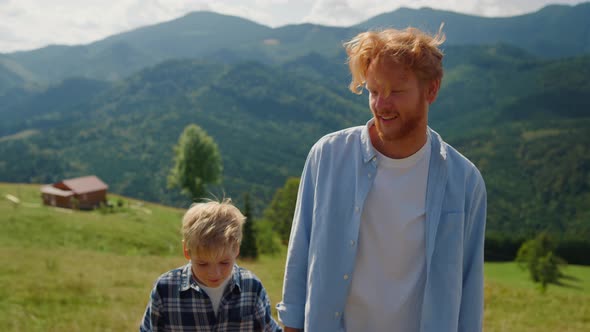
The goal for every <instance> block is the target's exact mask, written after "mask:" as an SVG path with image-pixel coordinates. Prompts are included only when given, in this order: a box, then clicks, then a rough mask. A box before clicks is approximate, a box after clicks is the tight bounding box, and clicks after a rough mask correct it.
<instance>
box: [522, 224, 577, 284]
mask: <svg viewBox="0 0 590 332" xmlns="http://www.w3.org/2000/svg"><path fill="white" fill-rule="evenodd" d="M554 250H555V244H554V243H553V241H552V240H551V238H550V237H549V235H548V234H547V233H546V232H543V233H540V234H539V235H538V236H537V237H536V238H534V239H532V240H528V241H526V242H525V243H523V244H522V246H521V247H520V249H519V250H518V254H517V256H516V262H517V263H518V264H519V266H520V267H521V268H522V269H525V270H528V271H529V275H530V277H531V279H532V280H533V282H535V283H539V286H540V289H541V292H543V293H544V292H545V291H546V290H547V286H548V285H549V284H552V283H553V284H554V283H557V282H559V279H560V278H561V276H562V273H561V271H560V267H561V266H562V265H563V264H564V263H565V262H564V261H563V259H561V258H559V257H558V256H556V255H555V254H554V253H553V251H554Z"/></svg>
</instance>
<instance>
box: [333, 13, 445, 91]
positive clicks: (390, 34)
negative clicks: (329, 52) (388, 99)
mask: <svg viewBox="0 0 590 332" xmlns="http://www.w3.org/2000/svg"><path fill="white" fill-rule="evenodd" d="M443 25H444V24H441V26H440V28H439V30H438V33H437V34H436V35H435V36H430V35H428V34H426V33H424V32H422V31H420V30H418V29H416V28H412V27H409V28H406V29H404V30H396V29H386V30H383V31H367V32H363V33H360V34H358V35H357V36H356V37H354V38H353V39H352V40H350V41H348V42H346V43H344V48H345V49H346V53H347V54H348V66H349V68H350V73H351V74H352V81H351V82H350V85H349V86H348V87H349V89H350V91H352V92H354V93H356V94H361V93H362V88H363V85H364V84H365V81H366V74H367V70H368V68H369V65H370V64H371V62H373V61H375V62H377V61H383V60H389V61H393V62H394V63H399V64H402V65H405V66H406V67H407V68H408V69H410V70H412V71H413V72H414V73H415V74H416V76H417V78H418V80H419V81H420V82H422V83H424V82H429V81H432V80H436V79H439V80H440V79H442V76H443V69H442V59H443V53H442V51H441V50H440V49H439V48H438V46H440V45H441V44H442V43H443V42H444V41H445V35H444V34H443V33H442V28H443Z"/></svg>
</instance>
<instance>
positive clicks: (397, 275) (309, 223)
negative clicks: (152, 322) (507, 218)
mask: <svg viewBox="0 0 590 332" xmlns="http://www.w3.org/2000/svg"><path fill="white" fill-rule="evenodd" d="M443 41H444V36H443V35H442V33H441V32H440V31H439V33H438V34H437V35H436V36H429V35H427V34H425V33H423V32H421V31H420V30H418V29H413V28H407V29H405V30H401V31H399V30H394V29H389V30H384V31H381V32H365V33H361V34H359V35H358V36H356V37H355V38H354V39H352V40H351V41H350V42H348V43H346V44H345V47H346V51H347V53H348V57H349V58H348V60H349V67H350V71H351V74H352V82H351V84H350V89H351V90H352V91H353V92H355V93H362V90H361V91H359V90H360V89H361V88H362V87H363V86H364V87H365V88H366V90H367V91H368V93H369V107H370V109H371V112H372V115H373V118H372V119H371V120H370V121H369V122H368V123H367V124H366V125H365V126H359V127H354V128H348V129H345V130H342V131H339V132H336V133H332V134H329V135H327V136H325V137H323V138H322V139H320V140H319V141H318V142H317V143H316V144H315V145H314V146H313V147H312V149H311V151H310V153H309V155H308V158H307V161H306V164H305V167H304V169H303V174H302V178H301V184H300V187H299V194H298V197H297V205H296V209H295V215H294V219H293V226H292V229H291V237H290V241H289V250H288V257H287V263H286V271H285V279H284V288H283V300H282V302H281V303H279V304H278V305H277V311H278V314H279V318H280V320H281V321H282V322H283V324H284V325H285V327H286V330H285V331H297V330H302V329H304V330H305V331H308V332H330V331H348V332H356V331H362V332H377V331H404V332H405V331H423V332H426V331H436V332H443V331H469V332H472V331H481V329H482V315H483V245H484V228H485V219H486V191H485V185H484V181H483V179H482V177H481V175H480V173H479V171H478V170H477V169H476V167H475V166H474V165H473V164H472V163H471V162H470V161H469V160H467V159H466V158H465V157H464V156H462V155H461V154H459V153H458V152H457V151H456V150H455V149H453V148H452V147H451V146H449V145H448V144H447V143H445V142H444V141H443V140H442V139H441V137H440V136H439V135H438V134H437V133H436V132H434V131H433V130H432V129H430V128H429V127H428V124H427V123H428V108H429V105H430V104H431V103H432V102H434V100H435V99H436V96H437V93H438V90H439V87H440V83H441V79H442V76H443V70H442V58H443V55H442V52H441V51H440V50H439V48H438V47H439V46H440V44H442V42H443Z"/></svg>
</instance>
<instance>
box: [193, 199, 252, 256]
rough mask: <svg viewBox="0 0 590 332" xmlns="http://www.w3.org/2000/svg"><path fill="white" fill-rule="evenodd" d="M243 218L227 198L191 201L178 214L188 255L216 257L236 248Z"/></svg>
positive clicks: (238, 243)
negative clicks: (219, 200)
mask: <svg viewBox="0 0 590 332" xmlns="http://www.w3.org/2000/svg"><path fill="white" fill-rule="evenodd" d="M245 221H246V217H244V215H243V214H242V213H241V212H240V210H238V208H236V207H235V206H234V205H233V204H232V202H231V199H224V200H223V201H221V202H216V201H208V202H205V203H195V204H193V205H192V206H191V207H190V208H189V209H188V211H187V212H186V213H185V214H184V217H183V218H182V239H183V240H184V243H185V246H186V248H187V249H188V250H189V253H191V255H192V254H194V253H196V254H197V255H198V256H200V257H219V256H221V255H224V254H226V253H230V252H232V253H234V252H237V251H238V249H239V248H240V244H241V242H242V225H243V224H244V222H245Z"/></svg>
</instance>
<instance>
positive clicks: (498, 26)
mask: <svg viewBox="0 0 590 332" xmlns="http://www.w3.org/2000/svg"><path fill="white" fill-rule="evenodd" d="M588 17H590V3H583V4H579V5H576V6H561V5H560V6H555V5H554V6H548V7H545V8H543V9H541V10H539V11H537V12H534V13H530V14H526V15H520V16H514V17H506V18H486V17H477V16H471V15H465V14H459V13H453V12H448V11H442V10H433V9H429V8H422V9H419V10H413V9H407V8H401V9H399V10H396V11H394V12H391V13H387V14H382V15H379V16H376V17H374V18H372V19H370V20H367V21H365V22H362V23H360V24H357V25H354V26H351V27H344V28H338V27H327V26H321V25H314V24H299V25H288V26H284V27H279V28H274V29H273V28H269V27H267V26H264V25H260V24H258V23H255V22H252V21H249V20H245V19H242V18H239V17H233V16H228V15H221V14H216V13H212V12H194V13H191V14H188V15H185V16H183V17H181V18H178V19H175V20H172V21H169V22H164V23H160V24H155V25H151V26H146V27H142V28H138V29H135V30H132V31H128V32H124V33H120V34H117V35H114V36H111V37H108V38H106V39H103V40H100V41H97V42H94V43H91V44H88V45H77V46H59V45H53V46H48V47H44V48H41V49H38V50H33V51H27V52H14V53H9V54H3V55H0V59H5V60H4V61H11V62H12V63H14V64H16V65H18V66H19V67H20V68H22V70H24V71H27V72H29V73H30V76H31V77H32V78H34V79H35V80H36V81H37V82H40V83H55V82H58V81H61V80H63V79H65V78H68V77H86V78H94V79H100V80H111V81H114V80H119V79H122V78H124V77H127V76H128V75H131V74H132V73H134V72H136V71H138V70H140V69H142V68H144V67H147V66H152V65H155V64H157V63H159V62H162V61H165V60H171V59H179V58H200V59H208V60H213V59H214V60H215V61H217V62H226V63H236V62H241V61H248V60H252V61H258V62H262V63H266V64H281V63H284V62H289V61H293V60H294V59H297V58H299V57H301V56H305V55H307V54H309V53H312V52H316V53H319V54H321V55H322V56H325V57H333V56H336V55H338V54H341V53H342V47H341V44H342V42H343V41H346V40H348V39H350V38H351V37H353V36H354V35H355V34H356V33H358V32H360V31H362V30H364V29H366V28H380V27H392V26H393V27H398V28H402V27H406V26H409V25H411V26H417V27H421V28H424V29H426V30H428V31H431V32H436V31H437V30H438V27H439V26H440V24H441V22H444V23H445V28H444V31H445V33H446V35H447V37H448V43H447V45H463V44H491V43H493V44H496V43H506V44H513V45H516V46H518V47H520V48H523V49H524V50H526V51H528V52H529V53H532V54H535V55H536V56H539V57H544V58H557V57H563V56H574V55H580V54H585V53H588V52H590V38H589V33H590V32H589V31H590V20H588V19H587V18H588ZM0 61H2V60H0ZM342 61H343V60H342ZM0 63H1V62H0ZM0 67H1V66H0ZM11 75H13V73H10V72H9V73H6V72H4V73H3V72H2V71H1V70H0V92H1V91H2V87H3V85H6V84H5V83H4V81H7V80H11ZM13 85H16V86H17V87H20V85H19V82H18V80H17V81H14V82H13ZM5 88H6V87H5Z"/></svg>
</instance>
